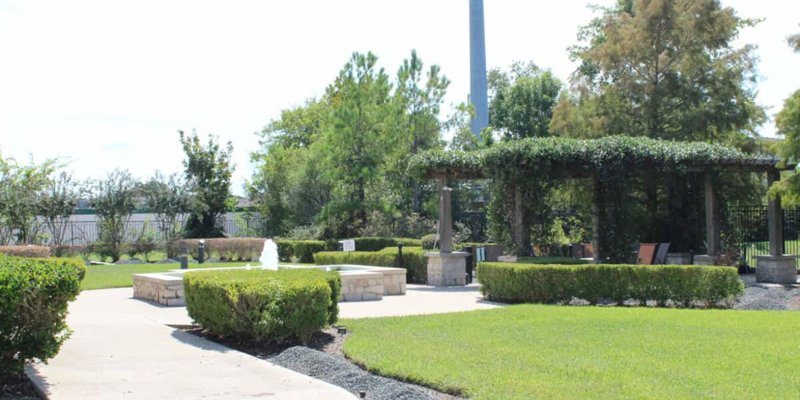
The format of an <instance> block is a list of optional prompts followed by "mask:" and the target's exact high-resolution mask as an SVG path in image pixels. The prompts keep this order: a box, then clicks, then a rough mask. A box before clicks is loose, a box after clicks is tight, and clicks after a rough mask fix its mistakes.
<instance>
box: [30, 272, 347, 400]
mask: <svg viewBox="0 0 800 400" xmlns="http://www.w3.org/2000/svg"><path fill="white" fill-rule="evenodd" d="M132 296H133V290H132V289H130V288H126V289H107V290H93V291H86V292H83V293H81V295H80V296H79V297H78V299H77V300H76V301H75V302H74V303H72V304H70V315H69V317H68V319H67V322H68V324H69V326H70V327H71V328H72V329H73V330H74V333H73V334H72V337H70V339H69V340H67V342H66V343H64V345H63V347H62V348H61V351H60V352H59V354H58V355H57V356H56V357H55V358H53V359H52V360H50V362H49V364H47V365H45V364H40V363H37V364H34V365H31V366H29V367H28V368H27V371H26V372H27V373H28V376H30V377H31V378H32V380H33V381H34V383H35V384H36V385H37V387H38V388H39V389H40V390H41V391H43V392H44V393H45V395H46V396H47V397H48V398H49V399H54V400H73V399H75V400H78V399H80V400H84V399H148V400H149V399H244V398H268V399H353V398H355V397H354V396H353V395H351V394H350V393H349V392H347V391H345V390H344V389H342V388H339V387H336V386H333V385H330V384H328V383H325V382H322V381H319V380H316V379H313V378H310V377H308V376H305V375H302V374H299V373H296V372H293V371H290V370H288V369H285V368H282V367H279V366H276V365H274V364H271V363H269V362H267V361H264V360H261V359H258V358H256V357H252V356H250V355H247V354H244V353H241V352H238V351H235V350H231V349H229V348H227V347H224V346H221V345H218V344H216V343H213V342H210V341H207V340H205V339H202V338H199V337H197V336H194V335H191V334H188V333H184V332H181V331H177V330H174V329H172V328H171V327H169V326H167V325H166V324H177V325H181V324H188V323H190V322H191V321H190V319H189V317H188V315H187V314H186V308H184V307H169V308H168V307H162V306H158V305H155V304H153V303H148V302H144V301H140V300H134V299H132V298H131V297H132Z"/></svg>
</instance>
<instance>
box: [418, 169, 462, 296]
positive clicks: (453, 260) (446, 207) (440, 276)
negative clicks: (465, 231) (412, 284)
mask: <svg viewBox="0 0 800 400" xmlns="http://www.w3.org/2000/svg"><path fill="white" fill-rule="evenodd" d="M437 180H438V185H439V249H440V252H439V253H426V254H425V256H426V257H428V271H427V272H428V280H427V283H428V284H429V285H433V286H456V285H460V286H464V285H466V284H467V277H466V275H467V253H464V252H454V251H453V214H452V205H451V200H452V199H451V193H452V189H450V188H449V187H447V177H446V176H444V175H440V176H439V177H438V178H437Z"/></svg>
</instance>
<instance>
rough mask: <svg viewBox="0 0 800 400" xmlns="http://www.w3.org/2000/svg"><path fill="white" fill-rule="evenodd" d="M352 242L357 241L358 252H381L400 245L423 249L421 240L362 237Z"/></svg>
mask: <svg viewBox="0 0 800 400" xmlns="http://www.w3.org/2000/svg"><path fill="white" fill-rule="evenodd" d="M352 240H355V241H356V251H381V250H383V249H385V248H387V247H397V244H398V243H403V246H405V247H422V240H420V239H409V238H387V237H360V238H355V239H352Z"/></svg>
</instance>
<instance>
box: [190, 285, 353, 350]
mask: <svg viewBox="0 0 800 400" xmlns="http://www.w3.org/2000/svg"><path fill="white" fill-rule="evenodd" d="M183 284H184V294H185V296H186V308H187V311H188V312H189V316H190V317H192V319H194V320H195V321H196V322H198V323H199V324H200V325H202V326H203V327H205V328H206V329H208V330H209V331H211V332H213V333H215V334H217V335H220V336H224V337H229V338H233V339H236V340H254V341H256V342H259V343H267V342H277V343H280V342H284V341H286V340H289V339H291V338H299V339H300V340H302V341H304V342H305V341H307V340H308V339H309V338H310V337H311V335H312V334H313V333H314V332H317V331H319V330H320V329H322V328H324V327H325V326H326V325H328V324H332V323H334V322H336V319H337V317H338V312H339V309H338V297H339V294H340V292H341V281H340V279H339V274H337V273H335V272H324V271H318V270H279V271H264V270H249V271H247V270H224V271H203V272H193V273H187V274H185V275H184V278H183Z"/></svg>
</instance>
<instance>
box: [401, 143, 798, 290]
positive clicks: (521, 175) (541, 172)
mask: <svg viewBox="0 0 800 400" xmlns="http://www.w3.org/2000/svg"><path fill="white" fill-rule="evenodd" d="M789 168H791V166H788V165H785V164H783V163H782V162H781V160H779V159H778V158H775V157H772V156H764V155H752V154H746V153H743V152H741V151H739V150H737V149H734V148H731V147H726V146H721V145H714V144H708V143H700V142H673V141H664V140H656V139H650V138H644V137H622V136H609V137H603V138H599V139H572V138H529V139H522V140H517V141H509V142H502V143H498V144H496V145H494V146H492V147H490V148H488V149H482V150H476V151H430V152H426V153H422V154H419V155H417V156H415V157H413V158H412V160H411V162H410V169H411V170H413V171H415V172H416V173H418V174H421V175H423V176H426V177H428V178H433V179H436V181H437V183H438V188H439V212H440V243H441V252H442V253H450V252H452V249H453V246H452V214H451V204H450V203H451V199H450V188H449V187H448V185H449V184H450V182H451V181H454V180H472V179H500V180H501V181H502V182H507V183H508V184H510V185H517V184H518V183H519V184H523V183H524V182H525V180H526V179H534V177H535V179H542V178H544V179H549V180H558V179H570V178H585V179H588V180H590V181H591V190H592V223H593V232H592V237H593V239H592V243H593V247H594V258H595V262H601V261H604V260H606V258H607V257H606V254H605V252H607V251H609V249H610V248H611V246H612V244H610V243H607V241H606V240H605V239H604V235H603V233H602V232H603V226H604V224H605V223H606V221H605V220H604V219H605V216H607V215H608V213H606V211H607V210H606V208H610V207H614V205H613V204H607V202H606V201H605V200H607V199H608V195H609V194H613V193H614V191H615V190H624V187H623V186H622V185H623V180H624V179H627V178H630V177H632V176H636V175H637V174H641V173H643V172H656V173H664V174H669V173H683V174H689V173H696V174H702V176H703V181H704V193H705V216H706V224H705V226H706V248H707V255H706V256H696V257H695V260H696V262H697V263H709V264H710V263H713V260H714V259H715V257H716V256H717V255H718V254H719V252H720V251H721V240H720V216H719V200H718V196H717V193H716V191H715V179H714V177H715V174H717V173H720V172H734V173H751V172H755V173H764V174H766V176H767V181H768V183H769V184H770V185H771V184H772V183H773V182H775V181H777V180H778V179H780V171H781V170H784V169H789ZM514 201H522V199H521V198H519V199H515V200H514ZM514 209H515V210H520V209H521V207H514ZM781 215H782V210H781V201H780V198H779V197H776V198H773V199H770V201H769V213H768V224H769V248H770V252H769V256H765V257H762V258H763V261H764V262H763V263H762V259H759V265H758V267H757V271H758V279H759V281H764V282H783V281H789V280H791V282H792V283H794V282H796V280H797V271H796V268H795V262H794V256H786V255H784V254H783V253H784V248H783V226H782V218H781ZM625 245H627V244H625ZM789 261H791V268H789V267H786V266H782V267H780V268H778V269H779V270H780V271H777V272H776V271H772V269H773V268H772V267H773V264H776V263H777V264H781V263H782V264H781V265H789ZM789 270H791V271H793V274H792V276H791V277H790V276H789V272H788V271H789Z"/></svg>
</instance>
